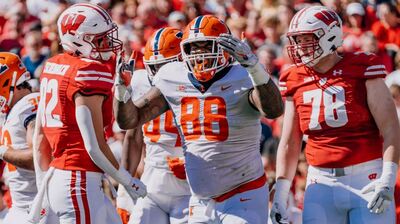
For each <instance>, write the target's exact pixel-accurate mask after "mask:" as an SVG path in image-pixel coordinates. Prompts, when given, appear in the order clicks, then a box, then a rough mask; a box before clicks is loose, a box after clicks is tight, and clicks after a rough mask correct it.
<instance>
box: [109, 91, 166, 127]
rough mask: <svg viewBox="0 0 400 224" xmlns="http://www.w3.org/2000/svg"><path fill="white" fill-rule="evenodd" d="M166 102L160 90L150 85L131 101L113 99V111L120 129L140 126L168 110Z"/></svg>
mask: <svg viewBox="0 0 400 224" xmlns="http://www.w3.org/2000/svg"><path fill="white" fill-rule="evenodd" d="M168 108H169V107H168V103H167V101H166V100H165V98H164V96H163V95H162V94H161V92H160V90H159V89H157V88H156V87H152V88H151V89H150V90H149V91H148V92H147V93H146V94H145V95H144V96H143V97H141V98H140V99H138V100H137V101H135V102H134V103H132V102H131V101H129V102H127V103H121V102H118V101H117V100H114V112H115V115H116V118H117V122H118V124H119V126H120V127H121V128H122V129H132V128H137V127H140V126H141V125H142V124H144V123H146V122H148V121H150V120H152V119H154V118H156V117H158V116H159V115H161V114H162V113H164V112H165V111H167V110H168Z"/></svg>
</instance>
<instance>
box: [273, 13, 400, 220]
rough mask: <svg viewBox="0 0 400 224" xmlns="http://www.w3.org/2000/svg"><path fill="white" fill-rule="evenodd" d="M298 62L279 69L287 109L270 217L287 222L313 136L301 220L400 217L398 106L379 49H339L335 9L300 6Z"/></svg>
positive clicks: (293, 37) (293, 42)
mask: <svg viewBox="0 0 400 224" xmlns="http://www.w3.org/2000/svg"><path fill="white" fill-rule="evenodd" d="M287 36H288V38H289V41H290V45H289V46H288V53H289V55H290V56H291V58H292V60H293V62H294V63H295V64H296V65H297V66H293V67H291V68H289V69H288V70H287V71H286V72H284V73H283V74H281V77H280V89H281V93H282V95H283V96H285V97H286V111H285V115H284V124H283V132H282V138H281V142H280V144H279V147H278V155H277V163H276V164H277V183H276V192H275V197H274V201H273V204H272V209H271V218H272V220H273V222H274V223H288V216H287V212H286V203H287V197H288V196H287V195H288V192H289V188H290V185H291V182H292V180H293V177H294V174H295V170H296V164H297V161H298V158H299V154H300V148H301V140H302V137H303V135H307V136H308V141H307V146H306V149H305V155H306V158H307V161H308V163H309V165H310V166H309V170H308V177H307V188H306V192H305V198H304V212H303V223H318V224H323V223H394V220H395V216H394V204H393V188H394V184H395V181H396V174H397V167H398V164H397V162H398V160H399V147H400V142H399V137H398V136H399V134H400V128H399V124H398V121H397V115H396V110H395V107H394V104H393V102H392V100H391V96H390V94H389V91H388V89H387V87H386V86H385V83H384V81H383V79H382V78H383V77H385V74H386V71H385V66H384V65H383V64H382V63H381V62H380V60H379V58H377V57H376V56H375V55H372V54H368V53H363V52H360V53H349V54H344V55H339V54H338V53H337V52H336V49H337V48H338V47H340V46H341V44H342V41H343V39H342V22H341V20H340V18H339V16H338V15H337V14H336V13H335V12H334V11H332V10H330V9H327V8H325V7H322V6H313V7H309V8H305V9H303V10H301V11H299V12H298V13H297V14H296V15H295V16H294V17H293V19H292V21H291V24H290V28H289V31H288V34H287Z"/></svg>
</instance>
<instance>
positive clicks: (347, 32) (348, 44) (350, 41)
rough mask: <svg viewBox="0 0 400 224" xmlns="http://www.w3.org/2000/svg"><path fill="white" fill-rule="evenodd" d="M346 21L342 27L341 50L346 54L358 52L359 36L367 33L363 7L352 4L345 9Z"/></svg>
mask: <svg viewBox="0 0 400 224" xmlns="http://www.w3.org/2000/svg"><path fill="white" fill-rule="evenodd" d="M346 15H347V17H346V18H347V21H346V23H345V25H344V26H343V34H344V38H343V39H344V40H343V45H342V46H343V49H344V51H347V52H354V51H359V50H360V48H361V38H360V37H361V35H362V34H363V33H364V32H366V31H367V25H366V23H367V18H366V16H365V9H364V7H363V6H362V5H361V4H360V3H358V2H353V3H350V4H348V5H347V8H346Z"/></svg>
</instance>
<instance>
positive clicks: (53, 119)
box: [40, 54, 113, 172]
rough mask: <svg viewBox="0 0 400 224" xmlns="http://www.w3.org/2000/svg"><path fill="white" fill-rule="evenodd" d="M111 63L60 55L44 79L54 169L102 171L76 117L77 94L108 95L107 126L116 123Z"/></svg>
mask: <svg viewBox="0 0 400 224" xmlns="http://www.w3.org/2000/svg"><path fill="white" fill-rule="evenodd" d="M111 67H112V66H110V65H108V64H104V63H100V62H97V61H93V60H90V59H83V58H77V57H73V56H71V55H68V54H59V55H56V56H54V57H52V58H50V59H49V60H47V62H46V63H45V65H44V69H43V73H42V75H41V76H40V92H41V103H42V105H41V106H42V108H43V110H42V113H41V116H42V127H43V132H44V134H45V136H46V138H47V139H48V141H49V143H50V146H51V148H52V150H53V156H54V159H53V161H52V162H51V164H50V165H51V166H53V167H55V168H58V169H63V170H85V171H95V172H102V170H101V169H100V168H99V167H97V166H96V164H95V163H94V162H93V161H92V160H91V158H90V157H89V154H88V153H87V151H86V149H85V146H84V142H83V139H82V136H81V133H80V131H79V128H78V124H77V122H76V117H75V101H74V95H75V93H78V92H79V93H80V94H82V95H95V94H100V95H104V96H106V98H105V101H104V102H103V106H102V111H103V125H104V126H105V127H106V126H107V125H110V124H111V120H112V93H111V88H112V86H113V71H111Z"/></svg>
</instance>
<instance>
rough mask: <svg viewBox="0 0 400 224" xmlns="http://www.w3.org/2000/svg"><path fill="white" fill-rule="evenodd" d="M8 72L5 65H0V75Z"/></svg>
mask: <svg viewBox="0 0 400 224" xmlns="http://www.w3.org/2000/svg"><path fill="white" fill-rule="evenodd" d="M7 70H8V66H7V65H2V64H0V75H1V74H3V72H5V71H7Z"/></svg>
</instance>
